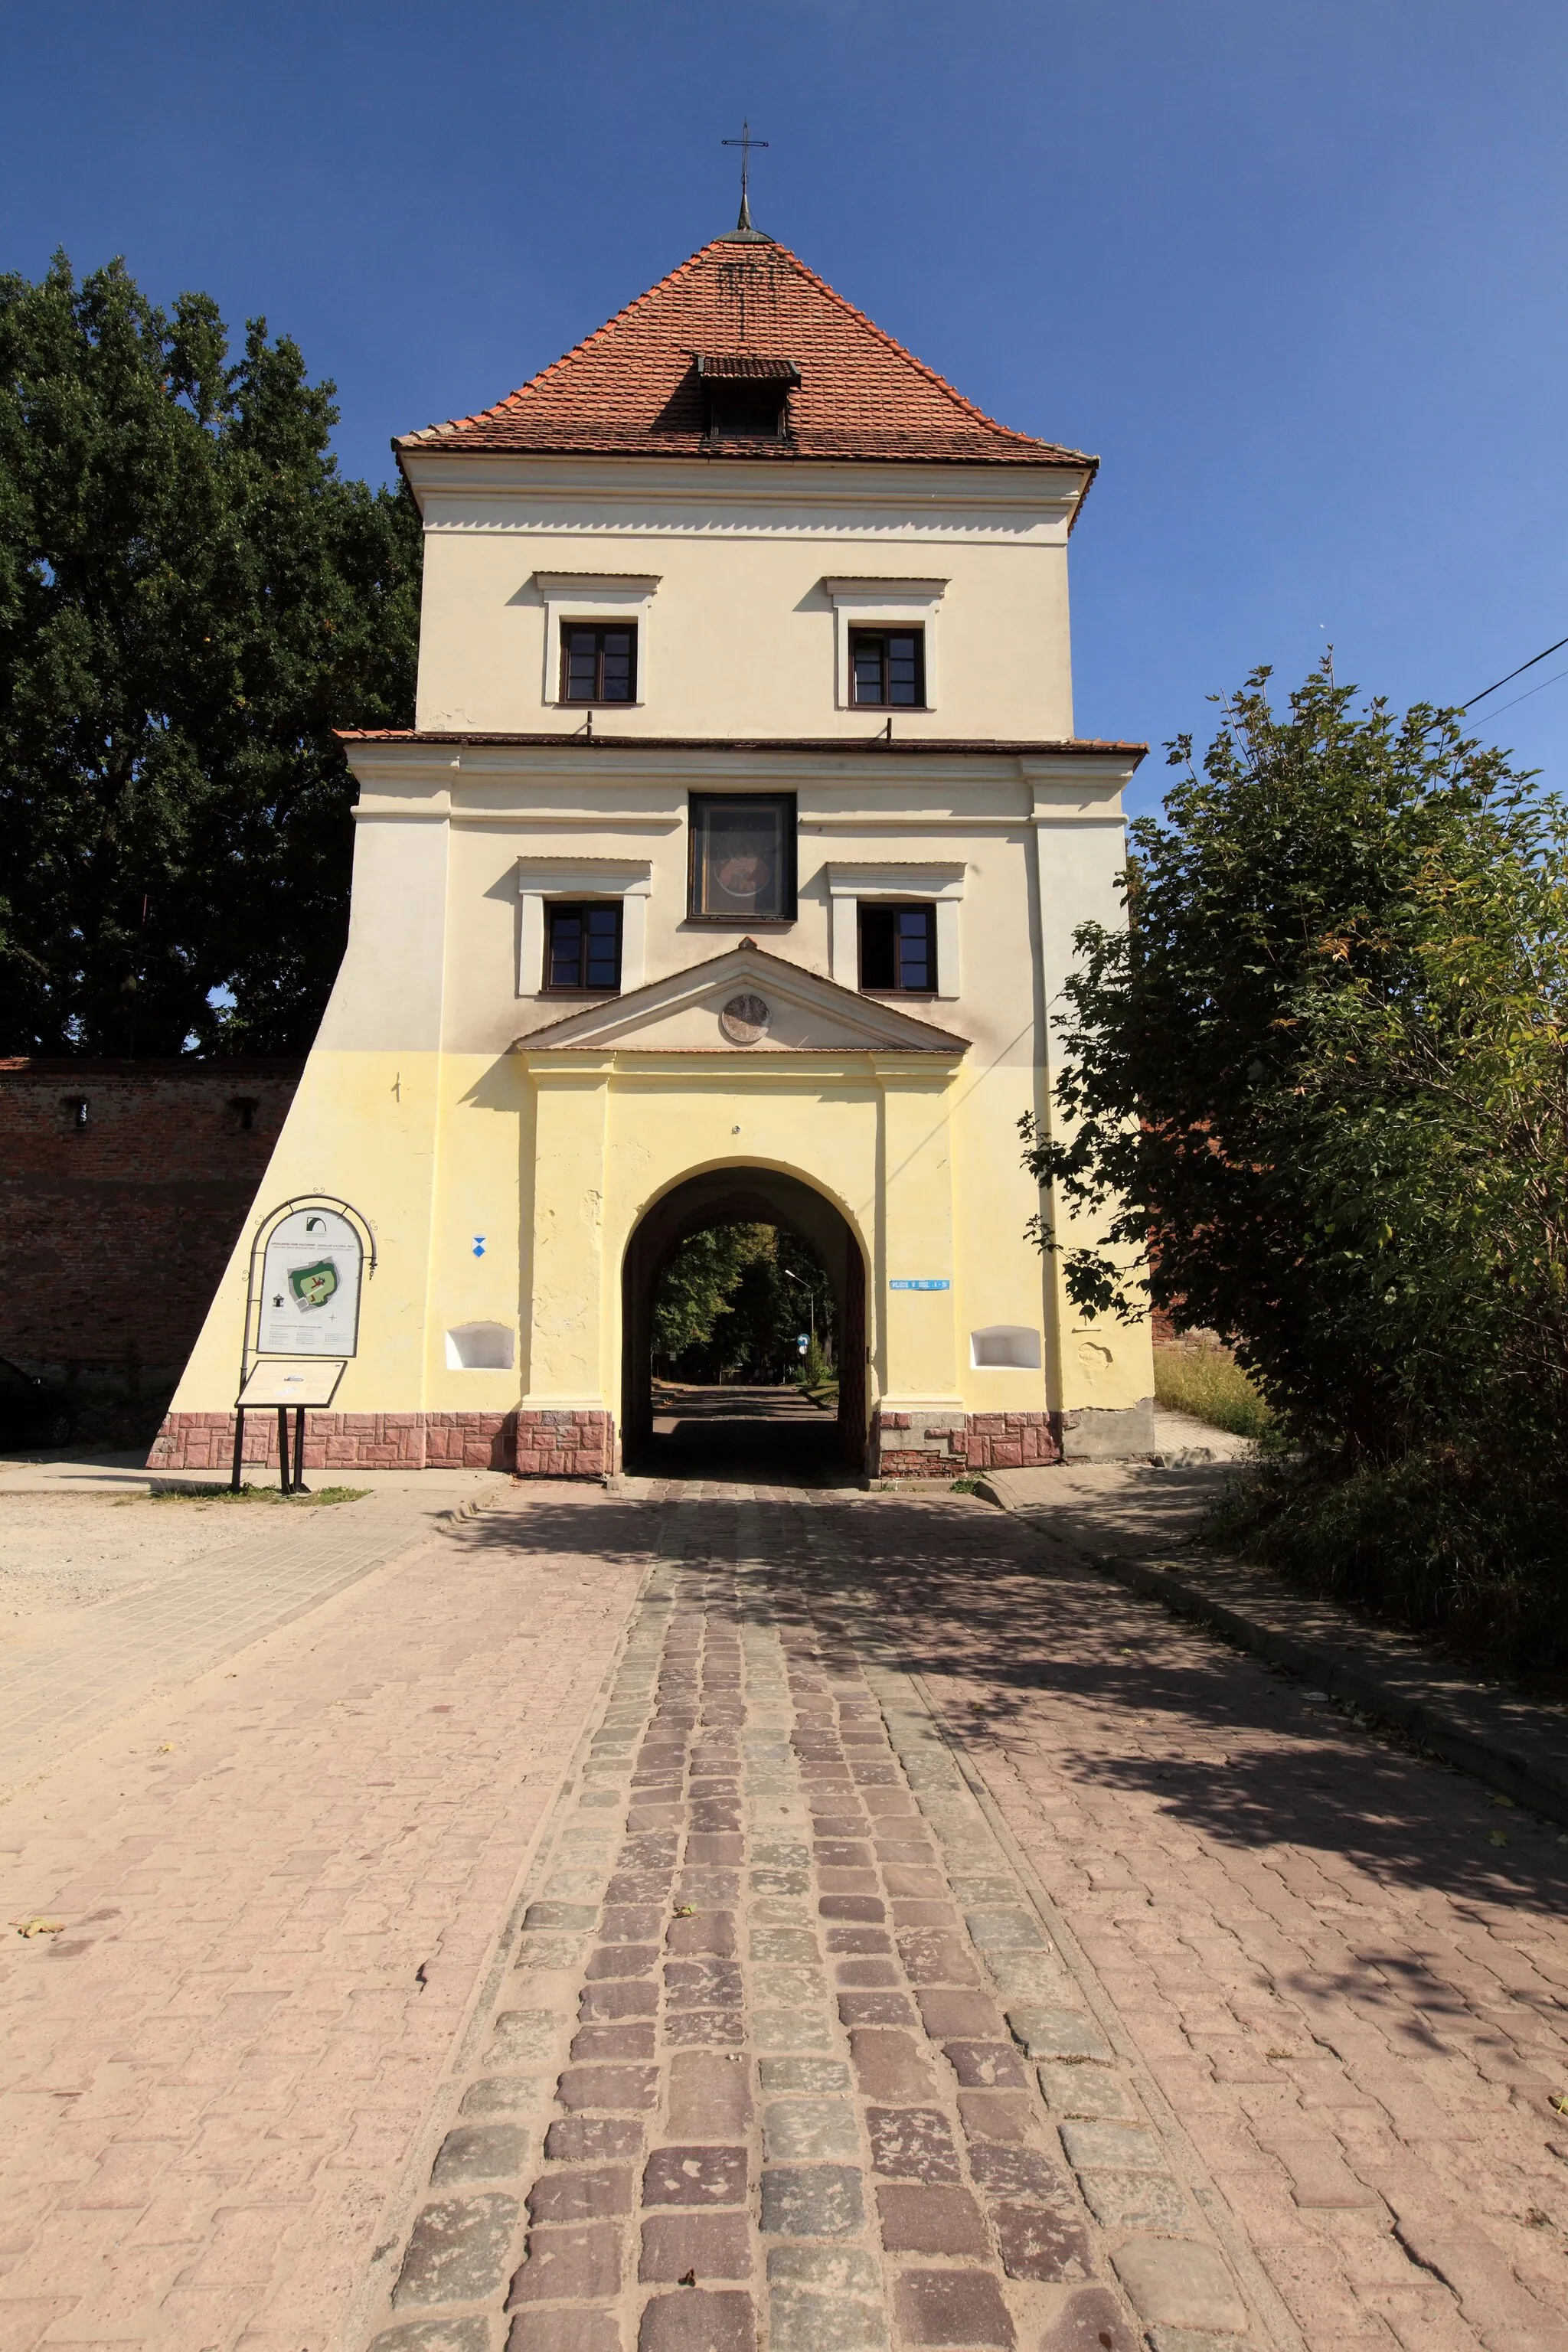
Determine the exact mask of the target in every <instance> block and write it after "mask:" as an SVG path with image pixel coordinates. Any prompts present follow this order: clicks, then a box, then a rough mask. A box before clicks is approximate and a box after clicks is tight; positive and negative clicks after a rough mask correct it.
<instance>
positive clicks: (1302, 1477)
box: [1205, 1446, 1568, 1672]
mask: <svg viewBox="0 0 1568 2352" xmlns="http://www.w3.org/2000/svg"><path fill="white" fill-rule="evenodd" d="M1205 1534H1206V1535H1207V1537H1208V1538H1209V1540H1210V1541H1211V1542H1214V1543H1215V1544H1216V1545H1218V1546H1219V1547H1220V1548H1221V1549H1227V1550H1233V1551H1237V1552H1240V1553H1241V1554H1243V1555H1244V1556H1245V1557H1246V1558H1247V1559H1255V1560H1258V1561H1261V1562H1262V1563H1264V1565H1266V1566H1268V1567H1273V1568H1278V1569H1280V1570H1283V1571H1284V1572H1285V1573H1287V1574H1288V1575H1289V1576H1290V1577H1291V1578H1292V1579H1293V1580H1295V1581H1296V1582H1298V1583H1300V1584H1303V1585H1305V1586H1307V1587H1308V1588H1309V1589H1310V1591H1314V1592H1321V1593H1325V1594H1327V1595H1329V1596H1330V1597H1331V1598H1332V1599H1335V1600H1338V1601H1347V1602H1350V1603H1352V1604H1353V1605H1355V1606H1357V1607H1360V1608H1362V1609H1363V1610H1367V1611H1370V1612H1373V1613H1374V1614H1375V1615H1378V1616H1382V1617H1385V1618H1390V1619H1393V1620H1395V1621H1397V1622H1403V1623H1405V1624H1408V1625H1416V1626H1421V1627H1425V1628H1427V1629H1430V1630H1431V1631H1433V1632H1435V1633H1438V1634H1440V1635H1441V1636H1443V1637H1444V1638H1445V1639H1446V1640H1447V1642H1449V1643H1451V1645H1452V1646H1453V1647H1454V1648H1455V1649H1456V1650H1458V1651H1460V1652H1462V1653H1463V1654H1465V1655H1467V1656H1468V1657H1469V1658H1471V1659H1474V1660H1479V1661H1484V1662H1487V1663H1489V1664H1497V1665H1502V1666H1515V1667H1519V1666H1528V1667H1531V1668H1535V1669H1538V1670H1545V1671H1549V1672H1550V1671H1556V1672H1561V1671H1562V1670H1563V1669H1564V1668H1565V1667H1568V1551H1565V1548H1564V1544H1563V1486H1562V1482H1561V1480H1560V1479H1559V1478H1558V1477H1556V1476H1555V1475H1552V1473H1551V1472H1550V1471H1540V1470H1534V1471H1531V1470H1526V1471H1521V1470H1520V1469H1519V1468H1518V1466H1517V1465H1514V1464H1512V1463H1508V1462H1496V1461H1488V1460H1486V1459H1485V1458H1484V1457H1482V1456H1479V1455H1478V1454H1476V1453H1475V1452H1474V1451H1473V1450H1466V1451H1463V1452H1461V1451H1460V1450H1459V1449H1458V1448H1457V1447H1436V1446H1435V1447H1431V1448H1427V1449H1424V1450H1421V1451H1416V1452H1413V1453H1410V1454H1405V1455H1404V1456H1403V1457H1402V1459H1401V1460H1399V1461H1398V1462H1394V1463H1387V1464H1384V1463H1372V1462H1360V1463H1350V1462H1347V1461H1346V1460H1345V1459H1344V1458H1343V1457H1339V1458H1337V1459H1336V1458H1334V1457H1331V1456H1326V1455H1324V1454H1322V1453H1321V1452H1319V1453H1313V1454H1307V1455H1295V1456H1292V1455H1290V1454H1279V1453H1276V1454H1265V1455H1264V1457H1263V1458H1262V1460H1261V1461H1259V1462H1258V1464H1257V1465H1253V1466H1251V1467H1249V1468H1248V1470H1247V1474H1246V1475H1245V1476H1242V1477H1238V1478H1236V1479H1234V1480H1232V1481H1231V1482H1230V1484H1229V1485H1228V1486H1227V1488H1226V1494H1225V1496H1224V1497H1223V1498H1222V1500H1221V1501H1220V1502H1219V1503H1218V1504H1217V1505H1216V1507H1215V1510H1214V1511H1213V1513H1212V1514H1211V1515H1210V1517H1209V1520H1208V1523H1207V1526H1206V1528H1205Z"/></svg>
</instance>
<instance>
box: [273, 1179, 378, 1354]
mask: <svg viewBox="0 0 1568 2352" xmlns="http://www.w3.org/2000/svg"><path fill="white" fill-rule="evenodd" d="M363 1272H364V1251H363V1246H362V1244H361V1242H360V1237H359V1235H358V1234H357V1233H356V1232H355V1231H354V1229H353V1225H352V1224H351V1223H349V1221H348V1219H347V1218H346V1217H344V1216H340V1215H339V1214H338V1213H337V1211H336V1210H335V1209H296V1210H295V1211H294V1212H293V1213H292V1214H291V1215H289V1216H287V1217H285V1218H284V1219H283V1222H282V1223H281V1224H279V1226H278V1227H277V1228H276V1229H275V1231H274V1232H273V1234H271V1236H270V1238H269V1239H268V1244H267V1254H266V1256H265V1257H264V1258H263V1260H262V1265H261V1328H260V1330H259V1332H258V1337H257V1352H258V1355H263V1356H341V1357H347V1356H352V1355H354V1354H355V1353H356V1352H357V1350H358V1347H359V1294H360V1280H361V1277H362V1276H363Z"/></svg>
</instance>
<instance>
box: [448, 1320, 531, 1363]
mask: <svg viewBox="0 0 1568 2352" xmlns="http://www.w3.org/2000/svg"><path fill="white" fill-rule="evenodd" d="M516 1362H517V1333H516V1332H515V1331H514V1330H513V1329H512V1328H511V1326H510V1323H455V1324H454V1325H453V1326H452V1328H451V1329H450V1330H449V1331H448V1332H447V1370H448V1371H449V1372H510V1370H512V1369H513V1368H514V1366H515V1365H516Z"/></svg>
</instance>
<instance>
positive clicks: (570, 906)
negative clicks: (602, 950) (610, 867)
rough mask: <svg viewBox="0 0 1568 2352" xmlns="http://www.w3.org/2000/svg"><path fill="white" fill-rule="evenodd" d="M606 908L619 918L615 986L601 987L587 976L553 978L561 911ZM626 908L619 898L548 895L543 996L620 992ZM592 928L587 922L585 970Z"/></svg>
mask: <svg viewBox="0 0 1568 2352" xmlns="http://www.w3.org/2000/svg"><path fill="white" fill-rule="evenodd" d="M598 908H605V909H607V911H608V912H609V913H611V914H613V915H614V916H615V919H616V980H615V985H614V987H613V988H604V987H600V986H599V985H598V984H597V983H596V982H589V981H586V980H578V981H557V980H552V978H551V972H552V967H553V965H554V961H555V920H556V918H557V916H559V915H588V914H592V913H594V912H595V910H596V909H598ZM587 940H588V932H587V928H586V926H585V925H584V929H583V933H582V940H581V945H580V947H579V951H578V957H577V969H578V971H580V972H582V971H586V969H587V964H588V953H587ZM625 954H626V909H625V906H624V904H623V902H622V901H621V900H620V899H619V898H547V899H546V900H545V902H544V971H543V976H542V980H541V982H540V989H539V992H540V994H541V996H595V997H600V996H619V994H620V993H621V977H622V973H623V971H624V969H625Z"/></svg>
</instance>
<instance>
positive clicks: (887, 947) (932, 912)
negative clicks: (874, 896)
mask: <svg viewBox="0 0 1568 2352" xmlns="http://www.w3.org/2000/svg"><path fill="white" fill-rule="evenodd" d="M860 985H861V987H862V988H863V989H864V990H865V991H866V992H867V993H868V994H869V995H876V996H889V995H890V996H934V995H935V993H936V908H934V907H879V906H876V905H870V906H868V905H867V904H866V903H865V902H864V901H862V903H861V907H860Z"/></svg>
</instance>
